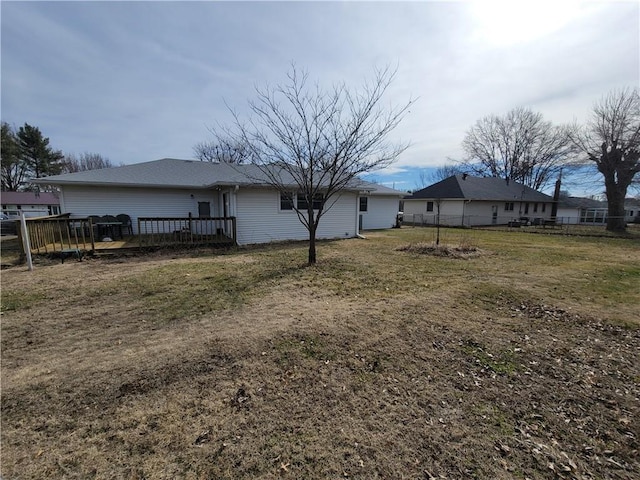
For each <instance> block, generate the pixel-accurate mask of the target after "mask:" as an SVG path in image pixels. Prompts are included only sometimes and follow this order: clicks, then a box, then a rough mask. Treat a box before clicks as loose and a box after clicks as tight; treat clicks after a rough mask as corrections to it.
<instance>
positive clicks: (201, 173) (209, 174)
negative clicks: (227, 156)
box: [34, 158, 404, 196]
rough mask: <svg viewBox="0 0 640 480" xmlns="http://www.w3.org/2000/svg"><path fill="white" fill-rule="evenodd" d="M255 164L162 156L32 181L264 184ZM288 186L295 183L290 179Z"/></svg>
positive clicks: (380, 189)
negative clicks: (211, 161)
mask: <svg viewBox="0 0 640 480" xmlns="http://www.w3.org/2000/svg"><path fill="white" fill-rule="evenodd" d="M262 178H264V175H263V174H262V172H261V171H260V169H259V168H258V167H257V166H255V165H250V164H249V165H229V164H226V163H209V162H201V161H199V160H178V159H175V158H163V159H160V160H153V161H150V162H143V163H136V164H133V165H123V166H120V167H113V168H103V169H100V170H87V171H84V172H77V173H67V174H64V175H54V176H51V177H44V178H40V179H38V180H35V181H34V183H39V184H43V185H100V186H128V187H155V188H203V189H204V188H211V187H215V186H228V185H245V186H246V185H266V184H267V182H265V181H261V180H260V179H262ZM291 185H295V183H294V182H293V181H291ZM353 190H369V191H371V193H372V194H374V195H376V194H377V195H396V196H402V195H404V193H403V192H400V191H398V190H393V189H391V188H388V187H384V186H382V185H377V184H375V183H371V182H366V181H364V180H361V179H357V180H356V181H354V183H353Z"/></svg>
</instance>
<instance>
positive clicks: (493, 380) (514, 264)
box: [1, 228, 640, 480]
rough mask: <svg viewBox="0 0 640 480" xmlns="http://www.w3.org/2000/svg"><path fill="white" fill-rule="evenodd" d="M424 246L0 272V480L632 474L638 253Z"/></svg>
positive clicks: (617, 243)
mask: <svg viewBox="0 0 640 480" xmlns="http://www.w3.org/2000/svg"><path fill="white" fill-rule="evenodd" d="M433 235H434V232H433V230H431V229H420V228H415V229H411V228H403V229H401V230H393V231H384V232H376V233H373V234H370V235H368V238H367V239H366V240H359V239H350V240H342V241H335V242H323V243H321V244H320V245H319V263H318V265H317V266H314V267H305V266H304V261H305V257H306V245H305V244H285V245H274V246H268V247H262V248H251V249H240V250H237V251H228V252H217V253H215V254H212V253H211V252H207V251H202V250H201V251H187V252H164V253H156V254H147V255H141V256H137V257H126V258H125V257H117V256H110V257H106V258H89V259H85V260H84V261H82V262H75V261H66V262H65V263H64V264H60V263H59V262H56V261H48V260H46V259H42V260H39V261H38V262H37V263H36V268H35V270H34V271H33V272H28V271H27V270H26V268H25V267H24V266H17V267H12V268H8V269H4V270H3V271H2V317H1V319H2V331H1V334H2V337H1V348H2V439H1V441H2V443H1V446H2V472H1V475H2V479H3V480H9V479H41V478H68V479H75V478H96V479H143V478H145V479H169V478H171V479H173V478H180V479H182V478H185V479H217V478H292V479H293V478H361V479H371V478H394V479H395V478H398V479H401V478H406V479H431V478H497V479H501V478H503V479H511V478H522V479H525V478H530V479H539V478H549V479H552V478H553V479H555V478H576V479H608V478H611V479H635V478H640V460H639V458H640V456H639V452H638V449H639V442H640V422H639V421H638V418H640V360H639V353H640V320H639V314H638V312H640V289H639V288H638V287H639V286H640V242H638V240H634V239H609V238H578V237H563V236H549V235H536V234H528V233H524V232H516V233H505V232H475V231H474V232H469V231H462V230H444V231H443V232H442V241H443V243H444V244H447V245H450V246H451V247H452V248H454V249H455V248H456V247H464V249H465V250H466V249H469V248H470V247H473V250H474V252H475V253H476V254H475V255H473V256H471V257H468V258H467V257H463V258H456V256H434V255H432V254H430V249H428V248H420V249H415V248H414V249H412V248H406V247H407V246H409V245H424V244H429V243H430V242H432V241H433Z"/></svg>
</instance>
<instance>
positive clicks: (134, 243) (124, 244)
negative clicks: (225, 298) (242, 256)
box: [31, 235, 235, 255]
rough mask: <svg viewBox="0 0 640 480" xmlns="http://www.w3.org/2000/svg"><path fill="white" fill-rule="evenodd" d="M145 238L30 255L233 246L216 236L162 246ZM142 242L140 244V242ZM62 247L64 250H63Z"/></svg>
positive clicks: (55, 247)
mask: <svg viewBox="0 0 640 480" xmlns="http://www.w3.org/2000/svg"><path fill="white" fill-rule="evenodd" d="M144 237H146V236H143V238H142V239H141V238H140V236H138V235H134V236H129V237H124V238H123V239H118V240H113V241H111V242H94V248H93V249H92V248H91V245H90V244H79V245H77V246H76V245H63V246H61V245H60V244H58V243H56V244H54V243H48V244H44V245H40V246H39V247H38V248H35V249H32V251H31V253H32V254H34V255H47V254H54V253H56V252H60V251H62V250H67V249H74V250H75V249H77V250H80V251H81V252H84V253H85V254H86V253H107V252H116V251H125V250H131V251H134V250H148V249H154V248H185V247H221V248H223V247H230V246H233V245H235V243H234V241H233V239H231V238H229V237H225V236H220V235H219V236H216V237H215V238H211V239H209V241H200V242H198V243H187V242H181V241H174V242H165V243H162V244H157V243H150V242H149V241H148V239H146V240H145V238H144ZM141 240H142V242H141ZM63 247H64V248H63Z"/></svg>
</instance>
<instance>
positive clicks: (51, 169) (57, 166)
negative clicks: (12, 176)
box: [17, 123, 64, 178]
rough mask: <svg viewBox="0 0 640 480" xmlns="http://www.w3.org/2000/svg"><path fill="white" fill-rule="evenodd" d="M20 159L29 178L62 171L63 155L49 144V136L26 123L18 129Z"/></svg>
mask: <svg viewBox="0 0 640 480" xmlns="http://www.w3.org/2000/svg"><path fill="white" fill-rule="evenodd" d="M17 138H18V146H19V149H20V159H21V161H22V162H23V163H24V167H25V169H26V172H27V176H28V177H29V178H42V177H46V176H49V175H57V174H59V173H61V172H62V168H63V166H64V155H63V154H62V152H61V151H60V150H53V149H52V148H51V147H50V146H49V138H48V137H44V136H43V135H42V132H41V131H40V129H39V128H38V127H33V126H31V125H29V124H28V123H25V124H24V126H22V127H20V129H19V130H18V135H17Z"/></svg>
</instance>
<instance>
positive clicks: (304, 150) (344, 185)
mask: <svg viewBox="0 0 640 480" xmlns="http://www.w3.org/2000/svg"><path fill="white" fill-rule="evenodd" d="M395 73H396V72H395V71H392V70H390V69H389V68H386V69H383V70H376V71H375V75H374V77H373V80H372V81H369V82H365V84H364V85H363V86H362V87H361V88H360V89H359V90H350V89H349V88H347V86H346V85H345V84H338V85H335V86H333V88H331V89H329V90H323V89H321V88H320V86H319V85H317V84H316V85H314V86H310V85H309V79H308V73H306V72H302V71H300V70H298V69H296V67H295V66H294V67H293V68H292V70H291V71H290V72H289V74H288V75H287V76H288V82H287V83H285V84H282V85H278V86H276V87H273V88H269V87H267V88H262V89H260V88H257V89H256V93H257V99H256V100H254V101H250V102H249V107H250V110H251V112H252V114H253V115H252V118H250V119H249V120H248V121H247V122H243V121H241V120H240V118H239V117H238V116H237V115H235V122H234V129H233V131H234V133H233V134H232V133H231V130H230V129H227V130H226V132H225V133H226V134H227V135H229V136H230V137H231V138H232V139H234V143H239V144H242V145H247V146H248V147H249V149H250V157H251V160H252V163H253V164H254V165H255V166H256V167H257V170H259V172H260V177H261V178H260V180H261V181H262V182H264V183H266V184H268V185H270V186H272V187H275V188H276V189H277V190H278V191H279V192H280V194H281V195H282V198H283V199H284V201H285V202H286V201H288V202H289V204H290V205H291V206H292V207H293V209H294V210H295V212H296V213H297V215H298V219H299V220H300V222H301V223H302V224H303V225H304V227H305V228H306V229H307V231H308V232H309V257H308V261H309V264H314V263H316V232H317V229H318V224H319V222H320V219H321V218H322V217H323V216H324V214H325V213H327V211H329V209H330V208H331V206H332V205H334V204H335V202H336V201H337V199H338V198H339V197H340V195H341V194H342V193H343V192H344V191H345V190H346V189H349V188H354V187H355V188H357V184H358V182H359V180H358V178H357V177H358V175H360V174H363V173H366V172H371V171H374V170H377V169H381V168H384V167H387V166H389V165H390V164H391V163H392V162H394V161H395V159H396V158H397V157H398V155H400V153H402V152H403V151H404V150H405V149H406V148H407V146H408V145H407V144H394V143H391V142H389V141H388V140H387V137H388V135H389V133H390V132H391V131H392V130H393V129H394V128H395V127H396V126H398V124H399V123H400V121H401V120H402V119H403V118H404V116H405V115H406V113H407V112H408V109H409V107H410V105H411V104H412V103H413V100H409V101H408V102H407V103H406V104H403V105H400V106H395V107H394V106H387V107H386V108H385V107H384V106H383V105H382V99H383V96H384V94H385V92H386V91H387V90H388V88H389V86H390V85H391V83H392V81H393V79H394V77H395Z"/></svg>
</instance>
